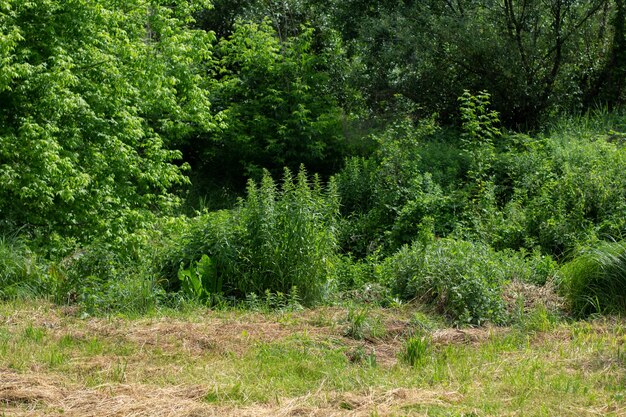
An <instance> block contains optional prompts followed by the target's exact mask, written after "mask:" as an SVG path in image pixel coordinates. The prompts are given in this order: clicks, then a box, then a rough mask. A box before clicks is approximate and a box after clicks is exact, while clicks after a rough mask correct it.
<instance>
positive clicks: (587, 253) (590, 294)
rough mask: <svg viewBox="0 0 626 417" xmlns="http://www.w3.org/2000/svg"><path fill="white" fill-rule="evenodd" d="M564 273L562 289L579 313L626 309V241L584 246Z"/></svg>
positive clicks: (575, 311) (564, 268) (565, 266)
mask: <svg viewBox="0 0 626 417" xmlns="http://www.w3.org/2000/svg"><path fill="white" fill-rule="evenodd" d="M561 274H562V281H561V289H562V291H563V293H564V294H565V297H566V299H567V300H568V301H569V304H570V307H571V309H572V312H573V313H574V314H575V315H577V316H579V317H585V316H589V315H591V314H596V313H598V314H604V313H624V312H626V242H624V241H621V242H602V243H600V244H598V245H597V246H594V247H589V248H586V249H583V250H581V251H580V253H579V255H578V256H577V257H576V258H575V259H574V260H573V261H571V262H569V263H567V264H565V265H564V266H563V267H562V269H561Z"/></svg>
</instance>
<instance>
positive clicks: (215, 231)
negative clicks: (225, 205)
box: [163, 168, 338, 304]
mask: <svg viewBox="0 0 626 417" xmlns="http://www.w3.org/2000/svg"><path fill="white" fill-rule="evenodd" d="M337 211H338V203H337V197H336V191H335V187H334V185H333V184H332V183H330V184H329V185H328V188H327V190H326V191H325V190H324V189H323V187H322V185H321V183H320V181H319V178H317V177H315V178H314V180H313V181H312V182H309V180H308V178H307V175H306V172H305V171H304V169H303V168H301V170H300V171H299V173H298V175H297V176H296V178H295V179H294V178H293V175H292V174H291V172H290V171H289V170H285V175H284V177H283V182H282V185H281V186H280V188H278V187H277V186H276V184H275V183H274V181H273V180H272V178H271V176H270V175H269V173H266V174H265V175H264V177H263V179H262V181H261V184H260V185H257V184H255V183H254V182H252V181H250V183H249V185H248V194H247V197H246V198H245V199H243V200H241V202H240V204H239V207H238V208H237V209H236V210H234V211H233V212H230V213H229V212H221V213H211V214H208V215H206V216H203V217H200V218H199V222H198V223H197V224H196V225H195V226H193V227H191V228H190V230H189V232H188V233H187V234H185V235H184V236H183V238H182V239H183V240H182V242H179V243H178V244H176V246H179V249H178V250H176V249H174V251H173V253H169V254H166V255H165V259H164V261H163V265H164V273H166V274H167V275H168V276H171V275H172V272H173V271H172V269H173V266H174V264H175V263H176V262H178V264H181V263H182V265H184V266H183V267H182V269H181V271H182V272H180V274H181V275H177V276H180V277H182V282H183V286H185V288H187V290H186V291H187V292H188V293H190V294H193V295H194V296H195V297H200V298H202V294H204V292H205V291H206V290H207V286H206V285H212V286H213V288H215V286H214V284H207V283H216V282H217V283H219V282H221V283H222V284H221V288H222V289H223V292H224V294H225V295H226V296H238V297H243V296H249V295H250V294H257V295H259V294H264V293H265V292H266V291H269V292H270V293H274V294H276V293H282V294H288V293H289V292H290V291H291V290H292V289H293V288H297V291H298V296H299V297H300V298H301V300H302V302H303V303H305V304H311V303H314V302H316V301H319V300H320V299H321V297H322V295H323V294H324V290H325V287H324V286H325V284H326V283H327V280H328V278H329V276H330V270H331V267H332V264H333V260H334V258H335V256H336V237H335V227H336V226H335V222H336V216H337ZM204 256H207V257H206V258H204V259H205V261H202V259H203V257H204ZM209 257H210V258H209ZM207 260H209V261H210V262H209V261H207ZM190 265H191V266H190ZM207 268H208V269H207ZM185 271H186V272H185ZM207 271H208V272H207ZM219 286H220V285H219V284H218V288H219Z"/></svg>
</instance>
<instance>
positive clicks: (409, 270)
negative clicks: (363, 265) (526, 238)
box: [382, 239, 551, 325]
mask: <svg viewBox="0 0 626 417" xmlns="http://www.w3.org/2000/svg"><path fill="white" fill-rule="evenodd" d="M540 260H541V259H540ZM535 261H537V259H536V258H531V261H528V262H527V261H526V260H525V259H523V258H522V257H521V256H520V255H518V254H516V253H513V252H508V253H500V252H496V251H494V250H493V249H492V248H491V247H489V246H488V245H485V244H482V243H472V242H467V241H462V240H453V239H438V240H435V241H433V242H432V243H426V244H424V243H415V244H413V245H412V246H405V247H403V248H402V249H400V250H399V251H398V252H397V253H396V254H395V255H394V256H392V257H390V258H387V259H386V260H385V262H384V265H383V268H382V277H383V280H386V281H387V282H388V284H389V285H390V286H391V287H392V288H393V290H394V291H395V292H396V293H397V294H398V295H399V296H400V297H402V298H404V299H413V298H418V299H420V300H422V301H425V302H427V303H433V304H434V305H435V306H436V307H437V308H438V309H439V310H440V311H441V312H443V313H445V314H446V315H448V316H450V317H451V318H452V319H453V320H454V321H455V322H457V323H459V324H478V325H480V324H483V323H485V322H487V321H489V322H493V323H503V322H505V320H506V316H505V310H504V302H503V300H502V298H501V291H502V287H503V285H504V284H505V283H506V282H507V281H508V280H511V279H519V280H526V281H541V280H542V279H543V281H545V276H544V277H543V278H541V276H542V275H543V274H548V273H550V272H551V271H550V269H549V268H545V267H544V268H542V267H541V264H537V265H536V266H535V267H534V268H533V264H535ZM543 262H545V260H543Z"/></svg>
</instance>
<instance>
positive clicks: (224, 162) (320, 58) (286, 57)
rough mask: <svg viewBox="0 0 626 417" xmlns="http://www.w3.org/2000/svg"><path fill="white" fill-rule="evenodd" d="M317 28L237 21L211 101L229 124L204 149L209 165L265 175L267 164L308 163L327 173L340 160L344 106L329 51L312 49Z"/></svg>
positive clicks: (223, 46) (274, 168)
mask: <svg viewBox="0 0 626 417" xmlns="http://www.w3.org/2000/svg"><path fill="white" fill-rule="evenodd" d="M312 36H313V30H312V29H309V28H302V33H300V34H299V35H298V36H297V37H290V38H288V39H286V40H281V38H280V37H279V36H278V34H277V33H276V31H275V29H274V28H273V27H272V25H271V23H270V22H269V21H267V20H266V21H264V22H263V23H261V24H256V23H245V24H243V23H242V24H239V25H237V26H236V28H235V31H234V33H233V35H232V37H230V38H229V39H224V40H222V41H221V42H220V45H219V51H220V55H221V60H220V65H221V68H222V70H221V72H220V74H219V79H218V80H216V83H215V87H214V97H213V100H212V101H213V102H214V104H215V106H216V110H217V111H219V112H220V113H221V114H222V115H223V119H222V120H223V122H224V129H223V130H222V131H221V132H220V134H219V135H214V136H213V138H214V141H213V143H212V144H209V146H208V147H207V149H206V151H205V153H204V154H203V159H204V161H205V163H206V165H205V167H207V168H206V169H208V170H211V169H213V170H215V167H219V168H218V170H220V171H224V170H228V171H229V173H230V175H234V176H241V174H242V172H245V173H246V174H247V175H248V176H254V177H259V176H260V173H261V170H262V169H269V170H270V171H271V172H273V173H275V174H277V173H280V172H281V171H282V169H283V167H285V166H287V167H289V168H291V169H293V170H296V169H298V166H299V165H300V164H305V165H306V166H307V168H309V169H311V170H312V171H315V172H322V173H327V172H330V171H332V170H333V168H335V167H336V166H338V165H339V163H340V162H341V159H342V154H343V144H342V141H341V133H342V132H341V120H342V112H341V109H340V107H339V106H338V105H337V103H336V101H335V99H334V96H333V94H332V91H331V90H330V83H329V76H328V74H327V72H326V71H325V62H326V60H327V58H328V57H326V56H325V55H324V54H316V53H314V52H313V51H312ZM328 59H330V58H328ZM209 172H211V171H209ZM215 175H219V174H218V173H216V174H215Z"/></svg>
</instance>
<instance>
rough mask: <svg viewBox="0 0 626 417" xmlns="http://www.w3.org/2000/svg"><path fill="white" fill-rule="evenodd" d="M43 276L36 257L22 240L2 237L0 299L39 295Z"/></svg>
mask: <svg viewBox="0 0 626 417" xmlns="http://www.w3.org/2000/svg"><path fill="white" fill-rule="evenodd" d="M42 276H43V273H42V271H41V268H40V265H39V264H38V262H37V258H36V256H35V255H34V254H33V253H32V252H31V251H30V250H29V249H28V247H27V246H26V245H25V244H24V242H23V241H22V240H21V239H20V238H18V237H15V236H3V235H0V298H5V299H6V298H24V297H28V296H33V295H36V294H38V293H39V292H40V290H41V286H42Z"/></svg>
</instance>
